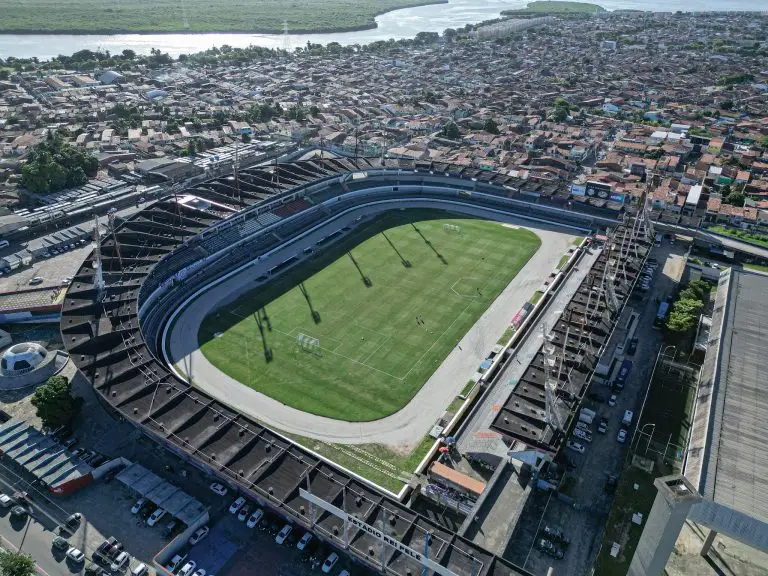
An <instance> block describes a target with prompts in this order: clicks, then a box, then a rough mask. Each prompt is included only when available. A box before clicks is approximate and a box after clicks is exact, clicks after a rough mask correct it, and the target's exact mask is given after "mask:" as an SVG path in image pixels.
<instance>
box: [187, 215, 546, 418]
mask: <svg viewBox="0 0 768 576" xmlns="http://www.w3.org/2000/svg"><path fill="white" fill-rule="evenodd" d="M540 243H541V242H540V240H539V238H538V236H536V235H535V234H533V233H532V232H530V231H528V230H525V229H519V228H513V227H509V226H504V225H502V224H499V223H496V222H486V221H480V220H464V219H450V220H446V219H442V220H425V221H420V222H415V223H412V224H405V225H400V226H395V227H391V228H388V229H386V230H383V231H378V232H377V233H375V234H374V235H373V236H370V237H369V238H368V239H366V240H365V241H363V242H362V243H360V244H357V245H352V246H354V247H352V248H351V249H349V250H348V251H347V252H344V251H343V250H344V249H343V248H342V249H340V251H337V252H336V254H341V255H340V256H339V257H338V258H337V259H336V260H335V261H333V262H332V263H330V264H329V265H327V266H325V267H323V268H322V269H320V270H319V271H318V272H316V273H315V274H314V275H312V276H310V277H308V278H306V279H305V280H304V281H303V282H301V283H299V284H298V286H297V285H296V283H297V279H296V278H294V280H293V282H292V283H291V284H290V286H284V287H283V288H282V292H283V293H282V294H280V295H279V296H277V297H276V298H272V299H269V300H267V299H266V296H265V293H266V292H268V291H269V288H268V287H267V288H265V289H257V291H254V292H251V293H249V294H247V295H245V296H244V297H242V298H240V299H239V300H238V301H236V302H235V303H233V304H232V305H230V306H228V307H227V308H225V309H221V310H219V311H217V312H216V313H214V314H211V315H210V316H208V318H206V320H205V321H204V322H203V324H202V327H201V329H200V334H199V342H200V348H201V350H202V352H203V354H204V355H205V357H206V358H207V359H208V360H209V361H210V362H211V363H212V364H214V365H215V366H216V367H217V368H218V369H219V370H221V371H222V372H224V373H226V374H228V375H229V376H231V377H232V378H234V379H236V380H238V381H239V382H242V383H243V384H245V385H247V386H250V387H251V388H253V389H255V390H257V391H259V392H262V393H264V394H266V395H268V396H270V397H272V398H274V399H276V400H278V401H280V402H282V403H284V404H286V405H288V406H292V407H294V408H297V409H299V410H302V411H305V412H310V413H313V414H318V415H321V416H327V417H329V418H334V419H339V420H347V421H353V422H357V421H370V420H376V419H379V418H383V417H385V416H388V415H390V414H393V413H394V412H397V411H398V410H400V409H401V408H403V407H404V406H405V405H406V404H407V403H408V402H409V401H410V400H411V398H413V396H414V395H415V394H416V393H417V392H418V391H419V389H420V388H421V387H422V386H423V385H424V383H425V382H426V381H427V379H428V378H429V377H430V376H431V374H432V373H433V372H434V371H435V369H436V368H437V367H438V366H439V365H440V363H441V362H442V361H443V360H444V359H445V357H446V356H447V355H448V354H449V353H450V352H451V350H452V349H453V348H454V347H455V346H456V345H457V343H458V342H459V341H460V340H461V338H462V337H463V336H464V334H466V332H467V331H468V330H469V329H470V328H471V327H472V325H473V324H474V323H475V322H476V321H477V319H478V318H479V317H480V316H481V315H482V314H483V312H485V310H486V309H487V308H488V307H489V306H490V304H491V303H492V302H493V300H495V299H496V297H497V296H498V295H499V294H500V293H501V291H502V290H504V288H505V287H506V286H507V285H508V284H509V282H510V281H511V280H512V279H513V278H514V277H515V275H516V274H517V273H518V272H519V271H520V269H521V268H522V267H523V266H524V265H525V263H526V262H527V261H528V260H529V259H530V258H531V256H532V255H533V254H534V253H535V252H536V250H537V249H538V247H539V245H540ZM337 249H338V248H337ZM328 250H334V247H333V246H331V247H329V248H328ZM310 262H311V261H310ZM290 274H291V272H287V273H286V275H290ZM280 281H282V282H284V283H285V282H289V281H290V279H285V278H283V279H278V280H276V281H275V283H278V282H280ZM301 335H303V337H302V338H301V339H302V340H303V341H304V342H305V346H300V345H299V343H298V340H299V337H300V336H301ZM315 339H316V341H317V342H316V344H314V345H311V343H314V342H315ZM265 351H267V354H265ZM481 352H483V353H484V352H485V351H484V350H483V351H481ZM268 358H269V360H268ZM470 376H471V375H470V374H457V375H456V377H457V378H459V379H461V380H462V381H466V379H467V378H469V377H470Z"/></svg>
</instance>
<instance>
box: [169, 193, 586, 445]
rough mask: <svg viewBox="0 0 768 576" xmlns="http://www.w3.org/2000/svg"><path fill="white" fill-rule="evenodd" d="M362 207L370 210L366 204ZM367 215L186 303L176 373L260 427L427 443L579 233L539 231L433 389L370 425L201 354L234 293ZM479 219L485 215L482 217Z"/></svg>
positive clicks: (175, 332) (175, 338) (356, 440)
mask: <svg viewBox="0 0 768 576" xmlns="http://www.w3.org/2000/svg"><path fill="white" fill-rule="evenodd" d="M361 210H365V207H364V208H362V209H361ZM360 215H361V214H360V212H353V213H350V214H348V215H346V216H345V217H343V218H342V219H339V220H336V222H335V223H332V224H329V225H328V228H327V229H326V228H322V229H319V230H317V231H316V232H314V233H313V234H311V235H310V236H307V237H305V238H303V239H301V240H300V241H298V242H297V243H295V244H293V245H291V246H289V247H287V248H286V249H285V251H281V253H279V254H277V255H275V256H273V257H270V258H266V259H264V260H263V261H260V262H259V263H258V264H257V265H254V266H251V267H249V268H246V269H245V270H243V271H242V272H240V273H238V274H235V275H233V276H232V277H230V278H228V279H227V280H226V281H224V282H222V283H221V284H218V285H216V286H213V287H211V288H210V289H209V290H207V291H206V292H205V293H204V294H203V295H201V296H200V297H198V298H197V299H196V300H195V301H194V302H193V303H192V304H191V305H188V306H186V307H185V308H184V309H183V310H182V311H181V312H180V313H179V315H178V316H177V318H176V322H175V324H174V325H173V329H172V330H171V331H170V333H169V335H168V338H167V346H166V354H167V356H168V360H169V361H170V362H171V363H172V364H173V365H174V366H175V367H176V369H177V370H178V371H179V372H180V373H182V374H184V375H187V376H188V377H189V378H190V379H191V381H192V382H193V384H194V385H195V386H197V387H198V388H201V389H203V390H205V391H206V392H207V393H209V394H211V395H212V396H214V397H215V398H217V399H218V400H219V401H221V402H223V403H225V404H228V405H230V406H233V407H236V408H237V410H239V411H241V412H244V413H245V414H248V415H249V416H251V417H253V418H255V419H257V420H259V421H260V422H262V423H264V424H266V425H268V426H271V427H275V428H277V429H279V430H282V431H284V432H288V433H292V434H300V435H302V436H307V437H310V438H316V439H319V440H322V441H324V442H329V443H340V444H369V443H379V444H387V445H389V446H391V447H394V448H396V449H401V450H409V449H411V448H413V447H414V446H416V445H417V444H418V443H419V442H421V440H422V438H423V437H424V435H425V434H426V433H427V432H428V431H429V429H430V427H431V426H432V425H433V424H434V423H435V422H436V421H437V420H438V419H439V418H440V417H441V416H442V415H443V413H444V412H445V409H446V407H447V406H448V404H450V402H451V401H452V400H453V399H454V397H456V395H458V394H459V393H460V392H461V390H462V389H463V388H464V386H465V385H466V383H467V381H468V380H469V378H470V377H471V376H472V374H473V373H474V372H475V370H476V369H477V367H478V365H479V364H480V362H481V361H482V360H483V358H484V357H485V355H486V354H487V353H488V352H489V351H490V349H491V348H492V347H493V345H494V344H495V343H496V341H497V340H498V338H499V337H500V336H501V335H502V334H503V333H504V331H505V329H506V328H507V327H508V325H509V322H510V321H511V319H512V317H513V316H514V315H515V313H516V312H517V311H518V310H519V309H520V308H521V307H522V306H523V304H525V302H526V301H527V300H528V299H529V298H530V297H531V296H532V295H533V292H534V291H536V290H538V289H539V288H541V286H542V283H543V281H544V280H545V279H546V277H547V276H548V275H549V274H550V273H551V272H552V271H553V269H554V268H555V266H556V265H557V263H558V261H559V259H560V258H561V256H562V255H563V254H564V253H565V252H566V251H567V250H568V248H569V247H570V245H571V242H572V239H573V235H571V234H566V233H563V232H558V231H555V230H552V229H533V231H534V232H535V233H536V234H538V235H539V236H540V237H541V240H542V245H541V248H540V249H539V250H538V251H537V252H536V254H534V255H533V257H532V258H531V259H530V260H529V261H528V263H527V264H526V265H525V266H524V267H523V269H522V270H521V271H520V272H519V273H518V275H517V276H516V277H515V278H514V280H512V282H511V283H510V284H509V285H508V286H507V287H506V288H505V290H504V291H503V292H502V294H500V295H499V297H498V298H497V299H496V300H495V301H494V302H493V303H492V304H491V306H490V307H489V308H488V310H487V311H486V312H485V313H484V314H483V315H482V316H481V317H480V318H479V319H478V321H477V322H476V323H475V325H474V326H473V327H472V328H471V329H470V330H469V332H467V334H466V335H465V336H464V338H462V340H461V341H460V342H459V344H458V346H457V347H455V348H454V349H453V350H452V351H451V353H450V354H449V355H448V357H447V358H446V359H445V361H444V362H443V363H442V364H441V365H440V367H439V368H438V369H437V370H436V371H435V372H434V373H433V374H432V376H431V377H430V378H429V380H428V381H427V382H426V384H425V385H424V386H423V387H422V388H421V390H419V392H417V393H416V395H415V396H414V397H413V399H412V400H411V402H410V403H409V404H408V405H406V406H405V407H404V408H403V409H401V410H400V411H398V412H396V413H395V414H392V415H390V416H387V417H386V418H382V419H380V420H375V421H371V422H346V421H341V420H334V419H331V418H325V417H322V416H317V415H314V414H310V413H307V412H302V411H300V410H296V409H294V408H291V407H290V406H287V405H285V404H282V403H281V402H279V401H277V400H275V399H273V398H270V397H269V396H266V395H264V394H261V393H260V392H257V391H255V390H253V389H252V388H249V387H247V386H245V385H243V384H241V383H240V382H238V381H237V380H235V379H233V378H231V377H229V376H228V375H227V374H224V373H223V372H221V371H220V370H219V369H218V368H216V367H215V366H214V365H213V364H211V363H210V362H209V361H208V360H207V359H206V358H205V356H204V355H203V354H202V352H200V350H199V348H198V343H197V334H198V331H199V327H200V324H201V322H202V321H203V319H204V318H205V317H206V316H207V315H208V314H209V313H210V312H211V311H213V310H214V309H215V308H217V307H218V306H219V303H220V302H222V301H225V300H227V301H229V300H231V298H232V295H233V293H236V292H241V291H244V290H245V289H247V288H248V287H250V286H253V283H254V281H255V280H256V278H257V277H258V276H260V275H261V274H262V273H263V270H266V269H269V268H270V267H272V266H274V265H275V264H276V263H279V262H281V261H282V260H283V259H285V258H286V253H289V254H291V255H292V254H295V253H298V254H301V251H302V250H303V249H304V248H305V247H307V246H310V245H313V244H314V242H316V240H317V239H319V238H321V237H323V236H324V235H326V234H328V233H329V231H332V230H336V229H338V228H339V226H343V225H345V224H346V223H350V224H352V223H353V222H354V221H355V220H356V219H357V218H358V217H359V216H360ZM478 216H481V214H480V213H478ZM499 219H500V221H503V222H506V223H509V224H512V225H519V226H525V227H529V228H530V224H531V223H530V222H526V221H522V220H519V219H515V218H513V217H503V218H499Z"/></svg>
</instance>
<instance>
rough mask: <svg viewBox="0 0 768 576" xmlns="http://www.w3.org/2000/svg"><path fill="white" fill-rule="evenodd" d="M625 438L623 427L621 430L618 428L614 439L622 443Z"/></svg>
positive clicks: (625, 433)
mask: <svg viewBox="0 0 768 576" xmlns="http://www.w3.org/2000/svg"><path fill="white" fill-rule="evenodd" d="M626 440H627V431H626V430H624V428H622V429H621V430H619V433H618V434H617V435H616V441H617V442H618V443H619V444H624V442H626Z"/></svg>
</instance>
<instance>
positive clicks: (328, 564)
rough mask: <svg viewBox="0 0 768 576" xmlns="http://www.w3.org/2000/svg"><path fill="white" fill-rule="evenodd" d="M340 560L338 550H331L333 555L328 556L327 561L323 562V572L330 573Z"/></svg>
mask: <svg viewBox="0 0 768 576" xmlns="http://www.w3.org/2000/svg"><path fill="white" fill-rule="evenodd" d="M338 561H339V555H338V554H336V552H331V555H330V556H328V558H326V559H325V562H323V568H322V571H323V574H328V573H330V571H331V570H333V567H334V566H336V562H338Z"/></svg>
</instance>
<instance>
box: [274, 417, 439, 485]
mask: <svg viewBox="0 0 768 576" xmlns="http://www.w3.org/2000/svg"><path fill="white" fill-rule="evenodd" d="M281 434H283V435H284V436H287V437H288V438H290V439H291V440H293V441H294V442H297V443H299V444H301V445H302V446H306V447H307V448H309V449H310V450H312V451H314V452H317V453H318V454H320V455H322V456H325V457H326V458H328V459H329V460H333V461H334V462H336V463H337V464H339V465H340V466H343V467H344V468H346V469H347V470H351V471H352V472H355V473H356V474H359V475H360V476H363V477H364V478H367V479H368V480H370V481H371V482H374V483H376V484H378V485H379V486H381V487H382V488H386V489H387V490H391V491H392V492H395V493H397V492H399V491H400V489H401V488H402V487H403V486H405V484H406V483H407V482H408V481H409V479H410V477H411V475H412V474H413V471H414V470H415V469H416V466H418V464H419V462H421V460H422V459H423V458H424V456H426V455H427V452H428V451H429V449H430V447H431V446H432V444H434V442H435V440H434V438H430V437H429V436H425V437H424V438H423V439H422V441H421V442H420V443H419V445H418V446H416V448H414V449H413V451H411V452H410V453H408V454H402V453H400V452H395V451H394V450H391V449H390V448H388V447H387V446H384V445H383V444H359V445H343V444H327V443H325V442H322V441H321V440H315V439H313V438H306V437H304V436H299V435H298V434H286V433H285V432H281Z"/></svg>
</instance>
